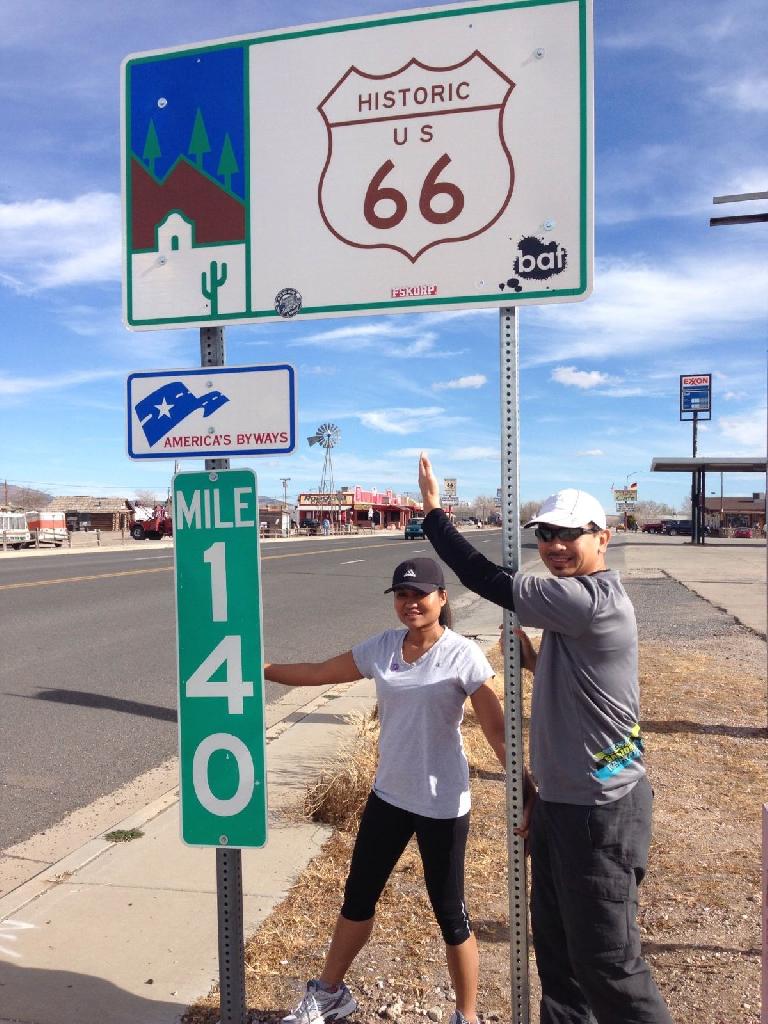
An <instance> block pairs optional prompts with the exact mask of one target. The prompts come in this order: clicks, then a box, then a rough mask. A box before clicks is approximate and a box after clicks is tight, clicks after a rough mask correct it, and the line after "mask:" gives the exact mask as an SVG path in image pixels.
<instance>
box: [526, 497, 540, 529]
mask: <svg viewBox="0 0 768 1024" xmlns="http://www.w3.org/2000/svg"><path fill="white" fill-rule="evenodd" d="M542 504H543V502H541V501H524V502H523V503H522V504H521V506H520V525H521V526H522V525H523V523H527V522H528V520H529V519H533V517H534V516H535V515H536V513H537V512H538V511H539V509H540V508H541V506H542Z"/></svg>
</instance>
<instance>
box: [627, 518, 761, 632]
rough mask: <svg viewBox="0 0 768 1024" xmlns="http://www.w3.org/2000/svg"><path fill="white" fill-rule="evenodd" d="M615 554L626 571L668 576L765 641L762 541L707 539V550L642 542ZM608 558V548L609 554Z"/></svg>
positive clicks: (682, 544)
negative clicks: (658, 573) (657, 572)
mask: <svg viewBox="0 0 768 1024" xmlns="http://www.w3.org/2000/svg"><path fill="white" fill-rule="evenodd" d="M617 550H619V551H622V552H624V557H625V566H626V569H627V570H629V571H631V572H633V573H635V574H636V573H638V572H642V571H646V570H656V571H661V572H664V573H666V574H667V575H669V576H671V577H672V578H673V579H676V580H678V581H679V582H680V583H682V584H683V585H684V586H686V587H688V589H689V590H692V591H693V593H694V594H698V595H699V597H703V598H704V600H705V601H709V603H710V604H713V605H714V606H715V607H716V608H720V609H721V610H722V611H725V612H727V613H728V614H729V615H732V616H733V617H734V618H735V619H736V621H737V622H740V623H741V624H742V625H744V626H747V627H749V629H751V630H753V631H754V632H755V633H758V634H759V635H760V636H762V637H765V635H766V547H765V542H764V541H761V540H732V539H725V538H723V539H721V538H708V539H707V542H706V544H700V545H693V544H691V543H690V542H686V541H684V540H677V539H672V538H666V537H664V538H658V537H652V536H642V535H641V536H640V537H637V538H636V539H635V538H633V539H632V540H631V541H630V542H629V543H626V544H622V545H621V546H620V547H619V548H618V549H617ZM609 552H610V548H609Z"/></svg>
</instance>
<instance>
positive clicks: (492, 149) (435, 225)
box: [318, 50, 514, 263]
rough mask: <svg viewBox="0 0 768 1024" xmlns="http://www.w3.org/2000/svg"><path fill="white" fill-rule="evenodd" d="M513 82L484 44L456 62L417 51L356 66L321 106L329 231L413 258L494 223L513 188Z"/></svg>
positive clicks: (321, 199) (323, 199)
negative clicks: (393, 62)
mask: <svg viewBox="0 0 768 1024" xmlns="http://www.w3.org/2000/svg"><path fill="white" fill-rule="evenodd" d="M513 88H514V83H513V82H512V81H510V79H509V78H508V77H507V76H506V75H505V74H504V73H503V72H502V71H500V70H499V68H497V67H496V66H495V65H494V64H493V63H492V62H491V61H490V60H488V58H487V57H485V56H483V54H482V53H480V52H479V51H478V50H475V51H474V52H473V53H472V54H470V55H469V56H468V57H467V58H466V59H465V60H463V61H461V62H460V63H458V64H453V65H451V66H449V67H430V66H429V65H427V64H422V63H421V62H420V61H419V60H417V59H416V58H412V59H411V60H410V61H408V63H407V64H404V65H403V66H402V67H401V68H399V69H398V70H397V71H393V72H391V73H390V74H385V75H374V74H369V73H367V72H364V71H361V70H359V69H358V68H356V67H354V66H353V67H350V68H349V70H348V71H347V72H346V74H344V75H343V76H342V78H341V79H340V80H339V81H338V82H337V83H336V85H334V86H333V88H332V89H331V90H330V92H329V93H328V94H327V96H326V97H325V99H323V101H322V103H320V105H319V107H318V110H319V112H320V114H321V115H322V117H323V119H324V121H325V124H326V129H327V133H328V154H327V157H326V162H325V166H324V167H323V171H322V174H321V176H320V182H319V186H318V203H319V206H320V214H321V216H322V218H323V220H324V222H325V224H326V227H327V228H328V230H329V231H331V233H332V234H334V235H335V236H336V238H338V239H339V240H340V241H341V242H344V243H345V244H346V245H350V246H353V247H355V248H360V249H374V248H385V249H394V250H395V251H396V252H400V253H402V254H403V256H405V257H406V258H407V259H408V260H410V261H411V263H415V262H416V261H417V260H418V259H419V257H420V256H421V255H422V254H423V253H425V252H427V250H429V249H431V248H432V247H433V246H436V245H441V244H445V243H448V242H458V241H463V240H465V239H468V238H472V237H474V236H476V235H480V234H482V233H483V232H484V231H487V230H488V229H489V228H490V227H491V226H492V225H493V224H495V223H496V221H497V220H498V219H499V217H501V215H502V213H503V212H504V210H505V209H506V207H507V205H508V203H509V200H510V198H511V196H512V190H513V187H514V168H513V164H512V157H511V155H510V152H509V149H508V148H507V143H506V141H505V139H504V130H503V125H504V108H505V105H506V103H507V100H508V99H509V96H510V94H511V92H512V89H513ZM479 169H481V170H479ZM488 183H493V185H492V186H489V184H488Z"/></svg>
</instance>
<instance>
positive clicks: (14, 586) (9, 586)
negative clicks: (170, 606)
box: [0, 541, 392, 590]
mask: <svg viewBox="0 0 768 1024" xmlns="http://www.w3.org/2000/svg"><path fill="white" fill-rule="evenodd" d="M391 545H392V541H387V542H386V543H384V544H358V545H357V546H356V547H350V546H349V545H345V546H344V547H342V548H323V549H322V550H320V551H294V552H293V553H292V554H286V555H264V556H263V557H262V561H263V562H270V561H274V560H275V559H280V558H307V557H311V556H312V555H325V554H333V553H334V552H337V551H360V550H363V549H365V550H366V551H367V550H370V548H386V547H391ZM149 572H173V566H172V565H163V566H156V567H155V568H154V569H124V570H123V571H122V572H101V573H97V574H96V575H94V576H63V577H62V578H61V579H55V580H30V581H28V582H26V583H0V590H19V589H21V588H23V587H48V586H50V585H51V584H53V583H87V582H88V581H90V580H108V579H114V578H115V577H116V576H141V575H143V574H144V573H149Z"/></svg>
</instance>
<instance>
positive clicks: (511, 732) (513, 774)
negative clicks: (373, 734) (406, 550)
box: [499, 306, 530, 1024]
mask: <svg viewBox="0 0 768 1024" xmlns="http://www.w3.org/2000/svg"><path fill="white" fill-rule="evenodd" d="M518 339H519V325H518V320H517V310H516V309H515V308H514V306H508V307H505V308H502V309H500V310H499V343H500V344H499V347H500V352H501V373H500V377H501V495H502V500H501V514H502V544H503V556H502V560H503V563H504V565H505V566H507V567H508V568H510V569H512V570H514V571H515V572H517V571H518V570H519V568H520V491H519V485H520V464H519V452H520V416H519V411H520V400H519V370H518V365H519V359H518V354H519V340H518ZM516 628H517V616H516V615H514V614H513V613H512V612H509V611H506V610H505V612H504V680H505V685H504V734H505V739H506V745H507V850H508V864H509V946H510V972H509V973H510V984H511V988H512V1000H511V1001H512V1016H511V1018H510V1021H511V1024H528V1021H529V1012H530V1011H529V993H530V986H529V981H528V895H527V887H526V865H525V849H524V844H523V840H522V839H521V838H520V837H519V836H516V835H515V834H514V831H513V829H514V828H515V827H516V826H518V825H519V824H520V822H521V821H522V817H523V764H524V758H523V693H522V683H521V677H520V645H519V642H518V640H517V638H516V637H515V635H514V630H515V629H516Z"/></svg>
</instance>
